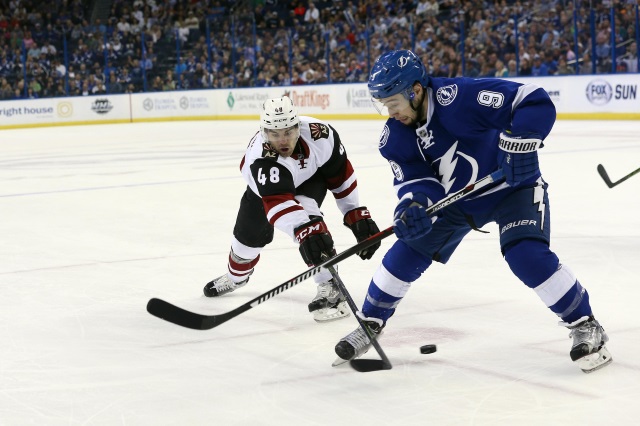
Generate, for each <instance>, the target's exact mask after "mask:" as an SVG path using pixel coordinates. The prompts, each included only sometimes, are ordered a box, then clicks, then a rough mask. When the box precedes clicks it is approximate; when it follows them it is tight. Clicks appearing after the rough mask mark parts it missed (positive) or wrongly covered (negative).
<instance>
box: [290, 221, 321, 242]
mask: <svg viewBox="0 0 640 426" xmlns="http://www.w3.org/2000/svg"><path fill="white" fill-rule="evenodd" d="M312 222H313V221H311V222H308V223H307V225H306V226H304V225H303V227H300V228H296V230H295V234H296V241H298V243H301V242H302V241H304V239H305V238H307V237H308V236H309V235H311V234H322V233H327V234H328V233H329V230H328V229H327V225H325V223H324V222H323V221H322V220H320V221H318V222H315V223H312Z"/></svg>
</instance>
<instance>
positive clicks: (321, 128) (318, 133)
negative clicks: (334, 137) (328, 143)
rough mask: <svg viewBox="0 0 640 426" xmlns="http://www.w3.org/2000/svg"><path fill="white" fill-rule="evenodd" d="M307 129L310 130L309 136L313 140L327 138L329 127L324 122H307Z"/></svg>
mask: <svg viewBox="0 0 640 426" xmlns="http://www.w3.org/2000/svg"><path fill="white" fill-rule="evenodd" d="M309 130H311V137H312V138H313V140H314V141H317V140H318V139H328V138H329V127H327V125H326V124H320V123H309Z"/></svg>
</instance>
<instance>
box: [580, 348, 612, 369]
mask: <svg viewBox="0 0 640 426" xmlns="http://www.w3.org/2000/svg"><path fill="white" fill-rule="evenodd" d="M612 361H613V358H612V357H611V354H610V353H609V351H608V350H607V348H606V347H605V346H603V347H601V348H600V350H599V351H598V352H594V353H592V354H589V355H587V356H583V357H582V358H580V359H577V360H576V361H575V363H576V364H578V367H580V369H581V370H582V371H583V372H584V373H587V374H589V373H593V372H594V371H596V370H599V369H601V368H603V367H606V366H607V365H609V364H611V362H612Z"/></svg>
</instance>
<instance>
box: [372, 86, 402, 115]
mask: <svg viewBox="0 0 640 426" xmlns="http://www.w3.org/2000/svg"><path fill="white" fill-rule="evenodd" d="M371 102H373V106H374V108H375V109H376V110H377V111H378V113H379V114H380V115H384V116H387V117H391V116H393V115H394V114H398V113H399V112H401V111H403V110H405V109H406V108H409V98H408V96H406V95H405V93H404V92H403V93H396V94H395V95H393V96H389V97H388V98H382V99H373V98H372V99H371Z"/></svg>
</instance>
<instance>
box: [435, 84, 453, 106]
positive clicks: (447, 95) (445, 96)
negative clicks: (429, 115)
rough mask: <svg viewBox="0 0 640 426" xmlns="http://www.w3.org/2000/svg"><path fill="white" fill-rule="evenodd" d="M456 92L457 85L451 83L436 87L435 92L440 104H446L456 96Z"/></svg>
mask: <svg viewBox="0 0 640 426" xmlns="http://www.w3.org/2000/svg"><path fill="white" fill-rule="evenodd" d="M457 94H458V85H457V84H452V85H450V86H444V87H441V88H439V89H438V91H437V92H436V99H438V103H439V104H440V105H442V106H447V105H449V104H450V103H451V102H453V100H454V99H455V98H456V95H457Z"/></svg>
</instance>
